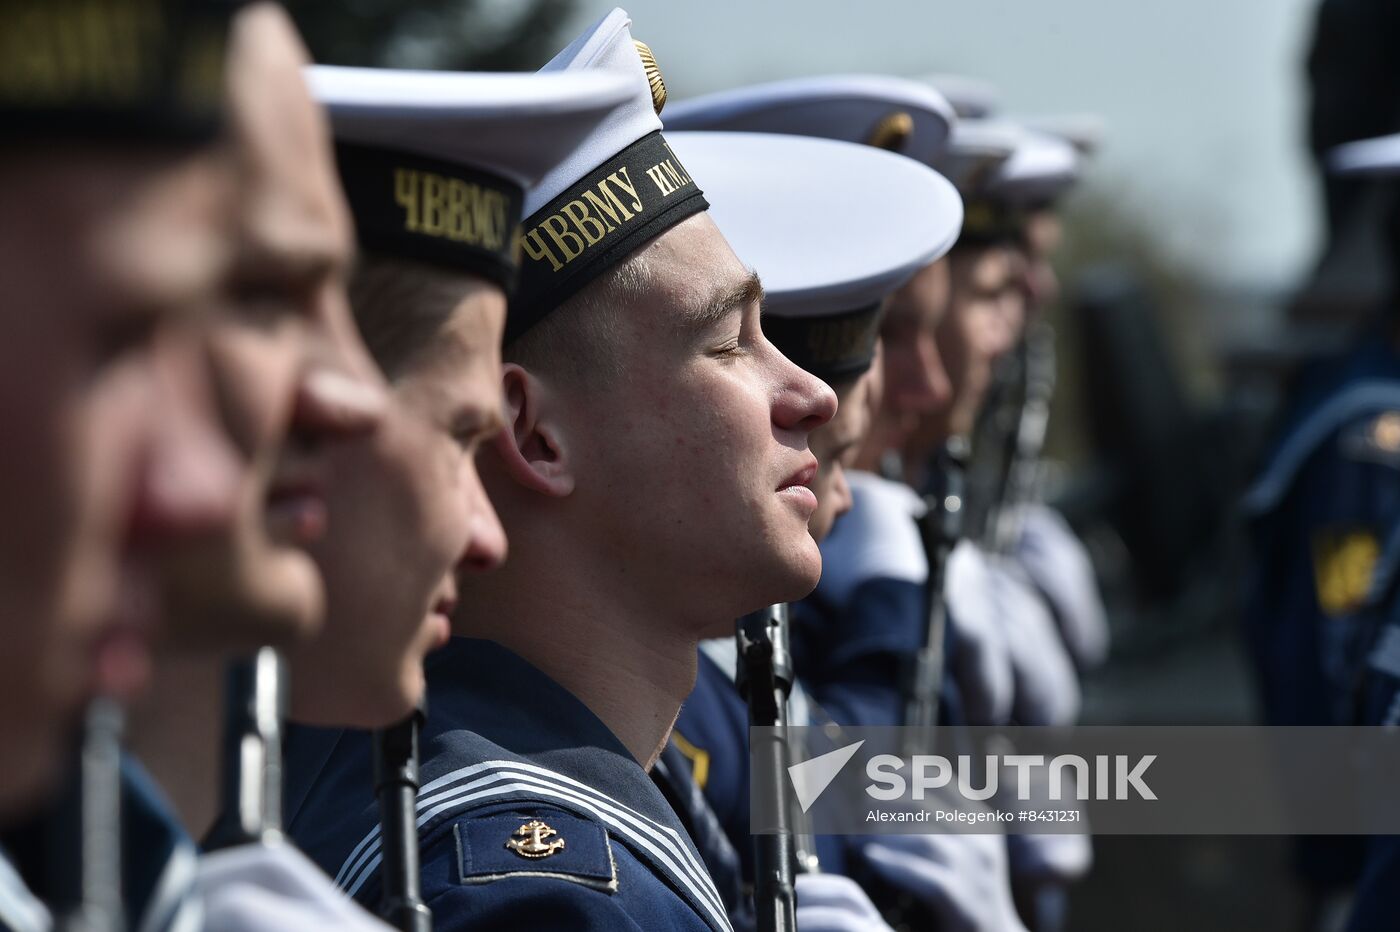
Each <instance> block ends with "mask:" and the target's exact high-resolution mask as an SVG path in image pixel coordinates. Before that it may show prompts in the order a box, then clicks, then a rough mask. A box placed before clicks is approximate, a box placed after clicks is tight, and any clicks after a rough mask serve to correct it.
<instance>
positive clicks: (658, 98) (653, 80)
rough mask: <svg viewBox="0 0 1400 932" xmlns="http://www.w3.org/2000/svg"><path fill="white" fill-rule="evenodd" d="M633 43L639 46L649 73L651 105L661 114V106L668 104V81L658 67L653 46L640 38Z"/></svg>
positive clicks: (643, 65) (643, 66)
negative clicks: (652, 52) (652, 51)
mask: <svg viewBox="0 0 1400 932" xmlns="http://www.w3.org/2000/svg"><path fill="white" fill-rule="evenodd" d="M632 44H633V45H635V46H636V47H637V54H638V55H640V56H641V58H642V68H644V69H645V70H646V73H647V83H648V84H650V85H651V105H652V107H653V108H655V110H656V112H657V114H658V115H660V113H661V108H662V107H664V106H666V81H665V80H664V79H663V78H662V77H661V69H660V68H659V67H657V64H656V56H655V55H653V54H651V47H650V46H649V45H647V44H646V43H645V42H643V41H641V40H640V39H633V40H632Z"/></svg>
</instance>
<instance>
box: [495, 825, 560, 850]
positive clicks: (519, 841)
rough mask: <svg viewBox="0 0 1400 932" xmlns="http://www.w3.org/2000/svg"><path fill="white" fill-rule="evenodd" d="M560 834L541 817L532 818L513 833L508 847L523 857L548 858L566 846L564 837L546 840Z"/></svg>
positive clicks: (507, 843) (507, 844)
mask: <svg viewBox="0 0 1400 932" xmlns="http://www.w3.org/2000/svg"><path fill="white" fill-rule="evenodd" d="M558 834H559V833H558V832H556V831H555V830H554V829H552V828H550V827H549V826H548V825H546V824H545V823H543V822H541V821H540V820H539V819H531V820H530V821H529V822H526V823H525V824H524V825H522V826H520V827H519V828H518V829H516V830H515V831H514V832H512V833H511V837H510V839H509V840H508V841H507V842H506V847H507V848H509V849H510V850H512V851H514V852H515V853H516V854H518V855H520V856H521V857H522V858H531V859H534V858H547V857H549V856H550V855H551V854H555V853H557V852H559V851H562V850H563V848H564V839H562V838H556V839H555V840H554V841H546V840H545V839H547V838H550V837H551V836H554V835H558Z"/></svg>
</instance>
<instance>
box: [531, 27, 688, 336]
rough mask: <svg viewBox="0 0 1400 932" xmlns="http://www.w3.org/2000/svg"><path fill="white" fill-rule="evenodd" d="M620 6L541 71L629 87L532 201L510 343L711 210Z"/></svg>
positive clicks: (656, 76)
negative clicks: (643, 249) (669, 133)
mask: <svg viewBox="0 0 1400 932" xmlns="http://www.w3.org/2000/svg"><path fill="white" fill-rule="evenodd" d="M631 23H632V21H631V19H630V18H629V17H628V16H627V13H626V12H625V11H624V10H621V9H614V10H613V11H612V12H610V13H608V14H607V15H606V16H604V17H603V18H602V19H600V20H599V21H598V22H596V23H594V24H593V25H592V26H590V27H589V28H588V29H587V30H585V31H584V33H583V35H581V36H579V37H578V38H577V39H575V40H574V41H573V42H572V43H570V44H569V46H568V47H567V48H565V49H564V50H563V51H562V52H560V53H559V54H558V55H556V56H555V57H554V58H553V60H551V61H550V62H549V63H548V64H547V65H545V66H544V67H543V68H541V69H540V73H541V74H554V73H557V74H560V75H565V76H569V77H570V78H576V77H577V76H579V75H583V74H589V73H603V74H611V75H616V76H619V77H621V78H622V79H623V80H625V81H626V82H627V85H628V96H627V99H626V100H625V101H624V102H623V104H622V106H620V107H618V108H617V109H616V110H614V111H613V112H612V113H611V114H609V115H608V117H607V118H605V119H604V120H602V121H601V122H600V123H599V124H598V125H597V126H596V127H595V128H594V129H593V131H592V132H590V133H589V134H588V135H587V136H586V137H585V138H584V139H583V141H582V142H580V143H579V144H578V146H577V147H576V148H575V149H574V151H573V152H572V153H571V154H570V155H569V156H568V157H567V158H565V159H564V160H563V161H562V162H560V163H559V164H558V165H557V166H555V168H554V169H553V170H551V171H550V172H549V173H548V174H547V175H545V177H544V178H542V179H541V180H540V182H539V183H538V184H537V185H536V186H535V187H534V188H533V189H531V190H530V192H529V193H528V194H527V195H526V198H525V214H526V219H525V224H524V228H523V229H524V234H523V237H522V239H521V247H522V250H523V252H524V257H523V258H522V260H521V274H520V287H519V289H518V290H517V292H516V295H515V297H514V299H512V301H511V305H510V313H509V315H508V317H507V321H506V343H510V342H511V341H513V340H514V339H515V338H516V337H518V336H520V334H522V333H524V332H525V331H526V330H528V329H529V328H530V327H532V326H534V325H535V324H536V323H538V322H539V321H540V320H542V319H543V318H544V317H545V316H546V315H547V314H549V313H550V312H551V311H553V310H554V309H555V308H557V307H558V306H559V305H560V304H561V303H563V302H564V301H566V300H567V299H568V298H569V297H571V296H572V295H574V294H575V293H577V292H578V291H579V289H581V288H583V287H584V286H585V285H587V284H588V283H589V282H591V281H593V280H594V279H595V278H597V277H598V276H599V275H601V274H602V273H603V272H605V271H606V270H607V269H609V268H612V267H613V266H616V265H617V264H618V263H619V262H621V261H623V260H624V259H626V258H627V257H628V256H629V255H631V254H632V253H633V252H634V251H635V250H636V249H637V248H638V247H640V246H641V245H642V244H643V243H645V242H646V241H647V240H649V239H652V238H653V237H656V236H659V235H660V234H662V233H664V232H665V231H666V230H668V229H670V228H671V227H673V226H675V225H676V224H677V223H680V222H681V221H682V220H684V219H686V218H687V217H690V216H692V215H694V214H696V213H699V212H700V211H702V210H704V209H705V208H706V207H707V206H708V205H707V204H706V202H705V196H704V194H703V193H702V192H701V190H700V188H699V187H697V186H696V184H695V181H694V179H692V178H691V177H690V175H689V173H687V171H686V170H685V167H684V166H683V165H682V164H681V163H680V160H678V159H677V158H676V157H675V153H673V152H672V151H671V149H670V147H669V146H668V145H667V144H666V140H665V138H664V137H663V136H662V135H661V118H660V116H659V114H660V113H661V108H662V106H664V105H665V103H666V84H665V82H664V81H663V80H662V78H661V71H660V69H659V68H658V67H657V65H656V60H655V58H654V57H653V56H652V53H651V49H649V48H648V47H647V46H646V45H644V44H643V43H641V42H637V41H635V40H633V38H632V33H631V30H630V26H631Z"/></svg>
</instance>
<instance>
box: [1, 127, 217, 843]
mask: <svg viewBox="0 0 1400 932" xmlns="http://www.w3.org/2000/svg"><path fill="white" fill-rule="evenodd" d="M229 195H230V189H229V174H228V166H227V164H226V162H225V161H224V160H223V159H222V158H221V157H220V154H219V153H218V152H217V150H214V149H208V150H203V151H200V150H188V151H178V150H175V149H173V148H170V147H166V148H142V147H140V146H138V145H136V144H134V143H125V144H120V145H114V146H113V145H102V144H98V145H85V146H83V147H78V146H70V145H63V146H57V145H54V146H49V145H41V144H38V143H35V144H31V146H30V147H21V146H14V147H12V148H10V149H8V150H6V151H4V152H3V153H0V256H3V259H4V274H3V275H0V432H3V436H4V438H5V449H6V454H5V455H4V456H3V457H0V513H3V514H4V516H5V533H4V534H3V535H0V618H3V619H4V632H5V647H4V650H0V758H3V759H4V761H5V766H4V767H3V768H0V817H4V816H5V815H7V814H9V813H13V812H14V811H15V810H16V808H17V807H19V806H21V805H23V804H25V803H27V802H31V801H33V800H34V798H35V797H36V794H38V793H40V792H42V790H43V788H45V787H46V786H48V785H51V784H52V782H53V781H54V776H55V769H56V767H57V764H58V761H59V760H60V759H61V757H62V755H63V752H64V751H66V750H67V749H68V747H69V745H68V741H69V739H70V737H71V734H72V731H71V728H72V726H73V724H74V723H75V721H76V719H77V718H78V715H79V712H80V710H81V708H82V707H83V705H84V703H85V702H86V701H87V700H88V699H89V698H91V697H92V696H93V695H95V694H98V693H102V694H109V695H116V696H119V697H124V696H126V695H128V694H130V693H131V692H132V691H133V690H135V689H137V688H139V687H140V686H141V685H142V683H143V681H144V679H145V676H146V672H147V656H146V642H147V638H148V636H149V632H150V628H151V625H152V623H153V621H154V620H155V611H154V608H155V607H154V605H153V604H152V602H151V598H150V596H151V593H150V592H149V590H148V588H147V587H146V586H145V585H144V584H143V583H144V582H146V581H148V580H149V579H150V575H149V572H148V570H149V567H148V566H147V562H146V561H147V558H148V557H150V556H151V555H152V554H157V553H160V552H162V551H164V550H166V549H169V548H170V547H172V546H178V545H181V544H182V543H183V542H185V541H187V540H188V539H189V538H190V537H191V535H199V534H203V533H206V532H208V531H210V530H211V529H214V528H217V527H219V526H220V525H221V524H222V523H225V522H227V520H228V519H229V513H230V507H231V497H232V493H233V484H234V482H235V480H236V469H237V464H236V461H235V459H234V457H233V454H232V451H231V450H230V449H229V448H228V447H227V446H226V444H225V443H224V441H223V440H222V438H221V437H220V435H219V433H218V431H217V430H216V428H215V423H214V418H213V416H212V412H211V408H210V404H209V403H210V396H209V392H208V388H209V386H208V382H207V375H208V373H207V369H206V368H205V366H204V362H203V359H202V355H201V353H200V342H199V328H200V326H201V321H202V320H203V319H204V318H205V317H206V316H207V315H208V314H209V313H210V311H211V308H212V307H213V306H214V304H215V303H216V296H217V292H218V287H219V284H220V282H221V281H222V278H223V275H224V273H225V269H226V262H227V258H228V246H229V240H228V236H229V226H230V224H229V220H230V211H231V206H232V204H231V200H230V196H229Z"/></svg>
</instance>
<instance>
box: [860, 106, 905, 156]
mask: <svg viewBox="0 0 1400 932" xmlns="http://www.w3.org/2000/svg"><path fill="white" fill-rule="evenodd" d="M912 135H914V118H913V117H912V116H910V115H909V114H908V113H906V112H905V111H903V110H896V111H894V112H893V113H890V114H886V116H885V117H884V118H883V119H881V120H880V122H879V123H876V124H875V128H874V129H873V130H871V131H870V136H869V138H867V139H866V144H867V145H871V146H874V147H875V148H877V149H888V150H889V151H891V152H902V151H903V150H904V144H905V143H906V142H908V141H909V137H910V136H912Z"/></svg>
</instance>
